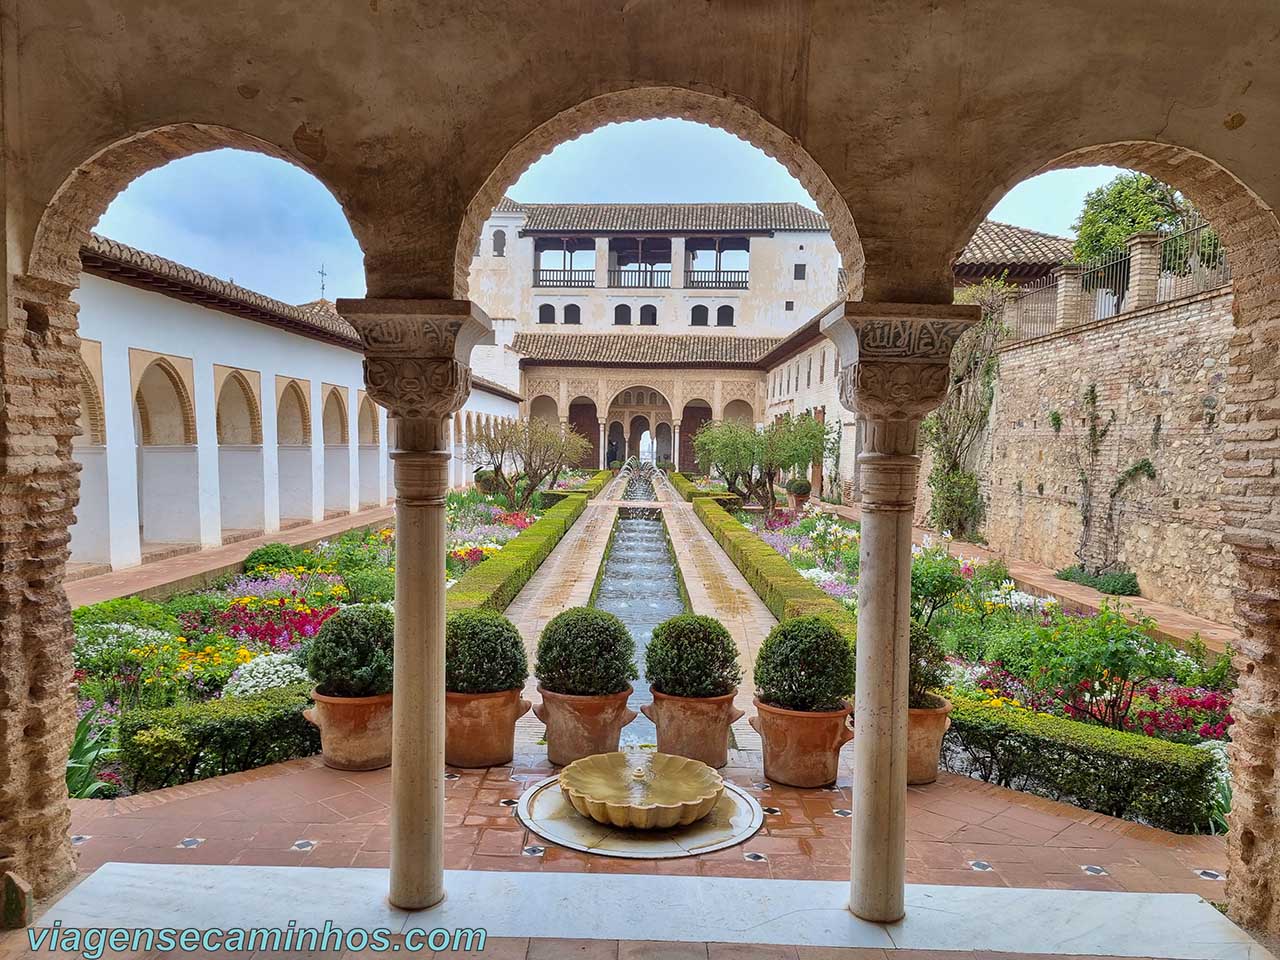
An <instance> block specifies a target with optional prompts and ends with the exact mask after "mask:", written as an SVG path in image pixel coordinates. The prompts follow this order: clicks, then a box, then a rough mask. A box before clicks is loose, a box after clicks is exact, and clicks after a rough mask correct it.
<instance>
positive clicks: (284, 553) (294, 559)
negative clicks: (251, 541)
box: [244, 543, 315, 573]
mask: <svg viewBox="0 0 1280 960" xmlns="http://www.w3.org/2000/svg"><path fill="white" fill-rule="evenodd" d="M314 561H315V558H314V557H313V556H312V555H311V554H309V553H307V552H305V551H303V550H299V549H298V548H297V547H291V546H289V544H287V543H268V544H264V545H263V546H261V547H257V548H255V549H253V550H250V551H249V553H248V555H247V556H246V557H245V558H244V568H245V570H247V571H249V572H250V573H252V572H253V571H255V570H257V569H258V568H259V567H266V568H267V569H271V570H276V569H285V570H292V569H293V568H294V567H306V566H310V565H311V564H312V563H314Z"/></svg>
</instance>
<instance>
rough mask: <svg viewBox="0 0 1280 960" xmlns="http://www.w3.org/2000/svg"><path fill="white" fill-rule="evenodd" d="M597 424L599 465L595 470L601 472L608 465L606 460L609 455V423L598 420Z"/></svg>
mask: <svg viewBox="0 0 1280 960" xmlns="http://www.w3.org/2000/svg"><path fill="white" fill-rule="evenodd" d="M598 422H599V424H600V457H599V459H600V465H599V467H597V469H599V470H603V469H605V468H606V467H607V466H608V465H609V464H608V459H607V458H608V455H609V450H608V447H609V421H608V420H600V421H598Z"/></svg>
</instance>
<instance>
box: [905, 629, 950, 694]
mask: <svg viewBox="0 0 1280 960" xmlns="http://www.w3.org/2000/svg"><path fill="white" fill-rule="evenodd" d="M909 657H910V670H909V673H908V677H907V706H908V707H911V708H913V709H921V708H924V707H936V706H938V704H937V702H936V700H935V695H936V694H937V692H938V691H939V690H941V689H942V688H943V687H945V686H946V685H947V654H946V651H945V650H944V649H943V646H942V642H941V641H940V640H939V639H938V638H937V636H935V635H934V634H933V633H931V632H930V631H929V629H928V628H927V627H925V626H924V625H923V624H919V623H916V622H915V621H914V620H912V621H911V640H910V653H909Z"/></svg>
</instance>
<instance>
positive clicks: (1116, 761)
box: [943, 696, 1216, 833]
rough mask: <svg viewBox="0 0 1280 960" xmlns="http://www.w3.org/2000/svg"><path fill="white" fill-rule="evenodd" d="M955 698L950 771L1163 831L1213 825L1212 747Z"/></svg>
mask: <svg viewBox="0 0 1280 960" xmlns="http://www.w3.org/2000/svg"><path fill="white" fill-rule="evenodd" d="M952 703H953V705H954V709H953V711H952V713H951V729H950V731H949V732H948V733H947V742H948V745H947V748H945V749H944V750H943V756H944V757H945V758H946V760H947V766H948V767H949V768H950V769H952V770H955V771H957V772H961V773H965V774H968V775H970V776H977V777H979V778H980V779H982V780H986V781H987V782H988V783H996V784H999V785H1000V786H1003V787H1010V788H1012V789H1014V790H1022V791H1026V792H1029V793H1036V794H1039V795H1041V796H1045V797H1050V798H1051V799H1054V800H1063V801H1066V802H1068V803H1073V804H1075V805H1076V806H1080V807H1084V808H1085V809H1087V810H1096V811H1098V812H1099V813H1105V814H1107V815H1109V816H1113V817H1122V818H1125V819H1128V820H1137V821H1140V822H1143V823H1149V824H1151V825H1152V826H1155V827H1159V828H1160V829H1163V830H1172V831H1175V832H1179V833H1191V832H1195V831H1197V830H1201V829H1205V828H1206V827H1207V826H1208V824H1209V822H1210V818H1211V804H1212V802H1213V797H1214V793H1215V791H1216V782H1215V781H1216V761H1215V759H1214V756H1213V754H1212V753H1210V752H1209V751H1207V750H1202V749H1199V748H1197V747H1192V746H1188V745H1186V744H1180V743H1170V742H1168V741H1164V740H1157V739H1153V738H1152V737H1144V736H1142V735H1140V734H1135V733H1126V732H1124V731H1121V730H1111V729H1108V728H1106V727H1100V726H1097V725H1096V724H1090V723H1079V722H1077V721H1075V720H1068V719H1065V718H1063V717H1055V716H1049V715H1045V714H1037V713H1032V712H1030V711H1027V710H1020V709H1017V708H1013V707H1008V706H989V705H987V704H985V703H983V702H981V701H977V700H972V699H969V698H966V697H961V696H955V697H953V698H952Z"/></svg>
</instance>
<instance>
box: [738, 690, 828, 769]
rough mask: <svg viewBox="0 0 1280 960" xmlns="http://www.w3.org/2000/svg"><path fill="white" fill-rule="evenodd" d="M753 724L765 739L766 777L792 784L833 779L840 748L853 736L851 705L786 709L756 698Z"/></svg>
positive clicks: (761, 737) (762, 738)
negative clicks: (835, 708) (839, 707)
mask: <svg viewBox="0 0 1280 960" xmlns="http://www.w3.org/2000/svg"><path fill="white" fill-rule="evenodd" d="M755 705H756V715H755V716H754V717H752V718H751V726H752V727H754V728H755V731H756V732H757V733H758V734H760V739H761V740H762V741H764V775H765V779H767V780H773V781H774V782H776V783H782V784H786V785H787V786H789V787H825V786H827V785H828V784H830V783H834V782H835V779H836V773H837V772H838V770H839V766H840V748H841V747H843V746H844V745H845V744H846V743H848V742H849V741H850V740H852V739H853V731H852V730H851V729H850V728H849V711H850V709H851V708H850V707H845V708H844V709H843V710H818V711H812V712H811V711H806V710H783V709H782V708H781V707H771V706H769V704H767V703H761V702H760V698H759V697H757V698H756V700H755Z"/></svg>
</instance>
